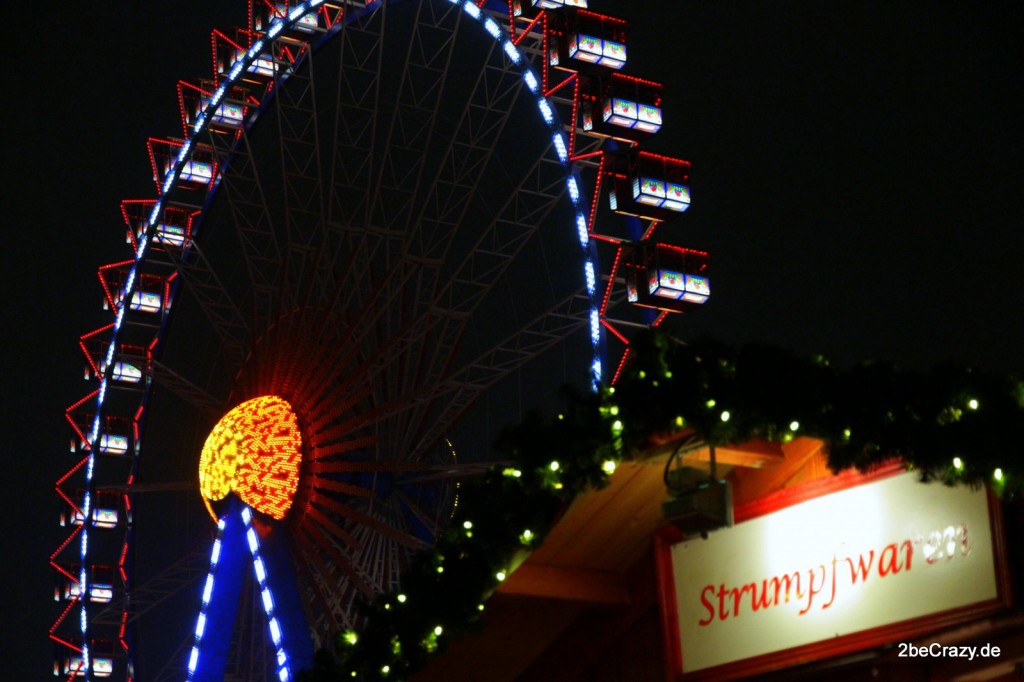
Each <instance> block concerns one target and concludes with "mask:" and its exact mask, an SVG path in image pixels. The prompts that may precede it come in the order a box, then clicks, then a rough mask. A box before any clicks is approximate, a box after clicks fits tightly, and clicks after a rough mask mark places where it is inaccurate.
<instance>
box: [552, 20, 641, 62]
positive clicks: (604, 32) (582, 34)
mask: <svg viewBox="0 0 1024 682" xmlns="http://www.w3.org/2000/svg"><path fill="white" fill-rule="evenodd" d="M553 23H554V24H555V29H554V31H553V37H555V38H556V40H554V41H553V44H552V46H551V48H550V53H549V55H548V59H549V61H550V64H551V66H555V67H558V68H561V69H566V70H569V71H589V72H601V71H605V72H607V71H609V70H612V71H614V70H618V69H621V68H622V67H623V66H625V65H626V33H627V29H628V26H629V25H628V24H627V23H626V22H625V21H623V20H622V19H616V18H615V17H609V16H605V15H603V14H597V13H595V12H588V11H586V10H582V9H579V10H577V9H567V10H564V11H562V12H558V13H557V15H556V16H555V21H554V22H553ZM595 67H601V68H595Z"/></svg>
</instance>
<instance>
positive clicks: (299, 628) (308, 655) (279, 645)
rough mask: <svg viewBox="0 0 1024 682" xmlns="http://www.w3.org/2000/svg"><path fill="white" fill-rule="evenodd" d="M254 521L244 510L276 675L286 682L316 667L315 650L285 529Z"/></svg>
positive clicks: (246, 509) (275, 524)
mask: <svg viewBox="0 0 1024 682" xmlns="http://www.w3.org/2000/svg"><path fill="white" fill-rule="evenodd" d="M254 517H255V515H254V514H253V513H252V512H251V511H250V509H249V508H248V507H246V508H245V509H243V510H242V518H243V520H244V521H246V523H247V524H249V525H247V527H246V541H247V544H248V546H249V550H250V553H251V555H252V566H253V572H254V575H255V577H256V582H257V584H258V585H259V591H260V599H261V600H262V603H263V608H264V611H266V613H267V628H268V631H269V632H270V638H271V641H272V642H273V644H274V649H275V651H274V655H275V656H276V657H277V658H276V660H277V662H278V669H277V674H278V678H279V679H280V680H282V682H284V681H285V680H290V679H292V678H293V674H294V671H296V670H303V669H306V668H311V667H313V654H314V653H315V647H314V646H313V638H312V636H311V634H310V633H311V630H310V628H309V625H308V622H307V620H306V614H305V611H304V610H303V608H302V603H303V600H302V598H301V595H300V593H299V586H298V583H297V582H296V579H295V570H294V568H292V561H291V555H290V553H289V548H288V539H287V537H286V536H285V533H286V530H285V527H284V525H283V524H281V523H276V522H268V523H261V522H260V521H261V520H266V517H258V518H254ZM254 520H255V521H256V523H255V524H253V521H254ZM250 534H251V536H252V538H251V539H250ZM253 547H255V549H253ZM275 632H276V633H277V634H275Z"/></svg>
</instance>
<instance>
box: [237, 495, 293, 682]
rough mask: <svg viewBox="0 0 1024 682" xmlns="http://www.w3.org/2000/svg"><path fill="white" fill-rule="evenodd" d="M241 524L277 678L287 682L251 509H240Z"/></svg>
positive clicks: (287, 671)
mask: <svg viewBox="0 0 1024 682" xmlns="http://www.w3.org/2000/svg"><path fill="white" fill-rule="evenodd" d="M242 523H243V524H244V527H245V539H246V543H247V544H248V545H249V553H250V554H251V555H252V567H253V571H254V572H255V573H256V582H257V583H258V584H259V588H260V600H261V601H262V602H263V610H264V611H265V612H266V614H267V627H268V628H269V630H270V641H272V642H273V643H274V656H275V658H276V660H277V677H278V679H280V680H281V682H288V681H289V680H291V679H292V673H291V669H290V667H289V665H288V654H287V653H286V652H285V650H284V644H283V642H282V638H281V623H280V622H279V621H278V619H277V613H276V612H275V609H274V595H273V594H271V592H270V587H269V586H268V585H267V567H266V565H265V564H264V563H263V557H262V556H261V555H260V540H259V538H258V537H257V536H256V529H255V528H253V527H252V509H250V508H249V507H248V506H246V507H243V508H242Z"/></svg>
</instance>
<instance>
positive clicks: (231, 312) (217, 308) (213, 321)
mask: <svg viewBox="0 0 1024 682" xmlns="http://www.w3.org/2000/svg"><path fill="white" fill-rule="evenodd" d="M167 253H168V255H169V257H170V258H171V259H172V261H173V262H174V265H175V267H176V268H177V271H178V272H179V273H180V274H181V279H182V280H183V281H184V282H185V288H186V289H187V290H188V292H189V294H191V295H192V298H193V300H194V301H195V302H196V304H197V305H198V306H199V307H200V309H201V310H202V311H203V314H204V316H205V317H206V320H207V322H208V323H209V324H210V326H211V327H212V329H213V331H214V333H215V334H216V336H217V337H218V338H219V339H220V343H221V347H222V348H223V349H224V351H225V360H226V361H227V362H228V363H229V364H230V365H232V366H236V367H237V366H238V365H240V364H241V361H242V359H243V357H244V353H245V351H244V349H245V346H246V344H247V341H248V339H249V337H250V329H249V325H248V323H247V321H246V319H245V317H244V316H243V315H242V313H241V311H240V309H239V306H238V304H237V302H236V301H235V300H234V299H233V297H232V296H231V294H230V293H229V292H228V289H227V287H225V286H224V282H223V281H222V279H221V277H220V275H218V274H217V271H216V269H215V267H214V266H213V265H212V264H211V263H210V261H209V260H208V259H207V258H206V256H205V255H204V253H203V251H202V249H201V248H200V247H199V245H198V244H197V243H196V242H195V241H192V242H190V244H189V246H188V248H187V249H186V250H185V252H184V253H182V254H180V255H179V253H178V252H177V251H176V250H174V249H168V250H167Z"/></svg>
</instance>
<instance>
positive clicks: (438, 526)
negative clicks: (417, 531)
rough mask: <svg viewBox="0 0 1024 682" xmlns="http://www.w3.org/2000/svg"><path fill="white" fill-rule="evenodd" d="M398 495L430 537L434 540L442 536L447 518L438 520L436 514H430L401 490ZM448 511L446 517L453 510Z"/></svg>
mask: <svg viewBox="0 0 1024 682" xmlns="http://www.w3.org/2000/svg"><path fill="white" fill-rule="evenodd" d="M397 495H398V497H399V499H400V500H401V502H402V504H403V505H404V506H405V507H406V508H407V509H408V510H409V513H410V514H411V515H412V516H413V517H414V518H415V519H416V520H417V521H419V522H420V523H421V524H423V526H424V528H426V529H427V532H428V533H429V534H430V536H431V537H432V538H436V537H437V536H438V535H440V534H441V531H442V530H443V529H444V523H443V522H444V521H447V518H445V519H439V518H437V515H436V514H432V513H430V512H429V511H427V510H426V509H424V508H423V507H422V506H421V505H420V504H419V503H418V502H416V501H415V500H413V499H412V498H411V497H409V496H408V495H406V494H405V493H404V492H402V491H400V490H399V491H398V493H397ZM442 511H444V510H442ZM446 511H447V513H446V514H445V516H448V515H450V514H451V510H450V509H449V510H446Z"/></svg>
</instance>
